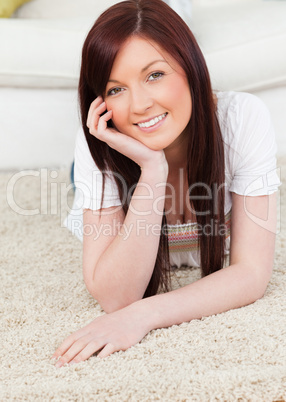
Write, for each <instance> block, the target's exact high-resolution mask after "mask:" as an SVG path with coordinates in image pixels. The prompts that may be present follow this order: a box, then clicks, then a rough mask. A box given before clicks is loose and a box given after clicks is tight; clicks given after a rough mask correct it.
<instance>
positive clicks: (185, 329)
mask: <svg viewBox="0 0 286 402" xmlns="http://www.w3.org/2000/svg"><path fill="white" fill-rule="evenodd" d="M277 165H278V167H280V169H281V180H282V181H283V177H285V176H286V158H284V159H283V158H281V159H280V160H278V164H277ZM68 173H69V172H68V171H67V170H59V171H52V170H46V169H41V170H35V171H30V172H27V171H25V172H20V173H15V172H2V173H0V198H1V202H0V210H1V225H0V235H1V248H0V266H1V282H0V283H1V300H0V302H1V306H0V308H1V326H0V332H1V334H0V337H1V338H0V339H1V345H2V347H1V373H0V380H1V385H0V400H1V401H55V402H56V401H118V402H119V401H120V402H121V401H140V402H141V401H156V400H161V401H282V400H286V296H285V293H286V267H285V265H286V248H285V247H286V193H285V189H284V187H283V185H282V186H281V187H280V192H279V193H280V198H279V201H278V204H279V205H278V206H279V216H278V218H279V219H278V220H279V223H280V224H279V226H280V229H279V233H278V234H277V240H276V256H275V265H274V271H273V275H272V278H271V281H270V283H269V285H268V288H267V291H266V293H265V296H264V297H263V298H262V299H260V300H258V301H257V302H255V303H254V304H252V305H249V306H246V307H243V308H240V309H237V310H231V311H228V312H226V313H223V314H219V315H216V316H211V317H207V318H203V319H201V320H194V321H192V322H190V323H183V324H181V325H177V326H173V327H170V328H164V329H158V330H154V331H151V332H150V333H149V334H148V335H147V336H146V337H145V338H144V339H143V340H142V341H141V342H140V343H139V344H137V345H135V346H133V347H132V348H130V349H128V350H127V351H125V352H123V351H122V352H117V353H115V354H113V355H111V356H109V357H108V358H106V359H103V360H100V359H98V358H97V357H96V356H93V357H91V358H90V359H88V360H87V361H85V362H82V363H80V364H78V365H73V366H70V367H63V368H61V369H56V368H55V367H54V363H52V362H51V361H50V356H51V355H52V353H53V352H54V350H55V349H56V347H57V346H58V345H59V344H60V343H61V342H62V341H63V340H64V338H65V337H66V336H68V335H69V334H71V333H72V332H73V331H75V330H77V329H78V328H80V327H82V326H84V325H86V324H87V323H88V322H90V321H91V320H93V319H94V318H95V317H96V316H97V315H100V314H102V313H103V312H102V310H101V308H100V306H99V305H98V303H97V302H96V301H95V300H94V299H93V298H92V297H91V296H90V295H89V293H88V292H87V290H86V288H85V285H84V282H83V278H82V271H81V259H82V250H81V243H80V242H79V241H78V240H77V239H76V238H75V237H73V236H72V235H71V234H70V233H69V232H68V231H67V229H65V228H64V227H63V226H62V222H63V220H64V218H65V216H66V210H67V199H68V205H69V206H71V202H72V191H69V193H68V196H67V191H68V189H69V174H68ZM27 214H28V215H27ZM198 278H199V270H198V269H181V270H178V271H176V274H174V277H173V285H174V287H178V286H183V285H185V284H187V283H190V282H192V281H194V280H196V279H198Z"/></svg>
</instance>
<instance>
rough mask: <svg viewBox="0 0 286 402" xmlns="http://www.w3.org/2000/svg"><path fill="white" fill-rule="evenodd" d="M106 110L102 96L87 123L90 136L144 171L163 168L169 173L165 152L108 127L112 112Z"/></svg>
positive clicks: (95, 102)
mask: <svg viewBox="0 0 286 402" xmlns="http://www.w3.org/2000/svg"><path fill="white" fill-rule="evenodd" d="M105 110H106V103H105V102H104V101H103V98H102V97H101V96H99V97H98V98H96V99H95V100H94V101H93V102H92V103H91V105H90V108H89V112H88V117H87V123H86V125H87V127H88V128H89V132H90V134H92V135H93V136H94V137H96V138H97V139H99V140H101V141H104V142H106V143H107V144H108V145H109V146H110V147H111V148H113V149H115V150H116V151H118V152H120V153H121V154H123V155H125V156H127V157H128V158H130V159H132V160H133V161H134V162H136V163H137V164H138V165H139V166H140V167H141V169H142V170H144V169H153V168H154V167H155V168H158V167H162V170H163V171H164V172H165V173H167V172H168V164H167V161H166V158H165V153H164V151H163V150H160V151H154V150H152V149H150V148H148V147H147V146H146V145H144V144H142V143H141V142H140V141H138V140H135V139H134V138H132V137H129V136H128V135H126V134H123V133H120V132H119V131H117V130H116V129H114V128H109V127H107V122H108V120H110V119H111V118H112V110H109V111H108V112H106V113H104V111H105ZM102 113H104V114H103V115H102ZM101 115H102V116H101Z"/></svg>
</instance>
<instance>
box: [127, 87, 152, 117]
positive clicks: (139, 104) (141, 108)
mask: <svg viewBox="0 0 286 402" xmlns="http://www.w3.org/2000/svg"><path fill="white" fill-rule="evenodd" d="M130 98H131V99H130V108H131V111H132V113H135V114H143V113H145V111H146V110H147V109H149V108H150V107H152V105H153V99H152V97H151V96H150V94H149V93H148V91H146V90H144V89H142V88H141V89H138V90H134V91H132V92H131V96H130Z"/></svg>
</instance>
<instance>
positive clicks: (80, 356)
mask: <svg viewBox="0 0 286 402" xmlns="http://www.w3.org/2000/svg"><path fill="white" fill-rule="evenodd" d="M132 307H133V306H132V305H130V306H127V307H125V308H123V309H121V310H118V311H115V312H113V313H110V314H104V315H102V316H100V317H98V318H96V319H95V320H93V321H92V322H91V323H90V324H88V325H87V326H85V327H83V328H82V329H80V330H78V331H76V332H74V333H73V334H72V335H70V336H69V337H68V338H66V340H65V341H64V342H63V343H62V344H61V346H60V347H59V348H58V349H57V350H56V351H55V353H54V355H53V356H52V359H58V358H59V360H58V361H57V363H56V367H61V366H63V365H64V364H65V363H69V364H74V363H79V362H81V361H83V360H86V359H88V358H89V357H90V356H91V355H92V354H93V353H95V352H97V351H99V350H100V349H102V350H101V352H100V353H99V354H98V357H100V358H103V357H106V356H109V355H110V354H112V353H114V352H117V351H119V350H126V349H128V348H130V347H131V346H133V345H135V344H136V343H138V342H140V341H141V339H142V338H143V337H144V336H145V335H146V334H147V333H148V332H149V331H150V328H148V326H147V323H146V321H145V320H144V318H143V317H142V316H141V315H140V314H138V312H137V311H136V309H134V308H132Z"/></svg>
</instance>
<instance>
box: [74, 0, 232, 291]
mask: <svg viewBox="0 0 286 402" xmlns="http://www.w3.org/2000/svg"><path fill="white" fill-rule="evenodd" d="M132 35H137V36H139V37H141V38H145V39H148V40H152V41H153V42H155V43H157V44H158V45H159V46H160V47H161V48H162V49H164V50H165V51H167V52H168V53H169V54H170V55H171V56H172V57H173V58H174V59H175V60H176V61H177V62H178V63H179V64H180V66H181V67H182V68H183V69H184V71H185V73H186V76H187V77H188V81H189V86H190V91H191V96H192V104H193V109H192V116H191V119H190V121H189V124H188V126H187V129H188V133H189V135H188V141H189V142H188V166H187V173H188V184H189V188H192V190H191V193H190V201H191V205H193V207H194V210H195V213H196V218H197V222H198V224H200V226H201V227H202V228H204V227H206V225H208V226H209V225H210V224H211V222H215V224H216V225H218V227H222V226H220V225H223V227H224V225H225V218H224V186H223V184H224V180H225V172H224V146H223V140H222V135H221V131H220V127H219V124H218V121H217V117H216V105H215V102H214V97H213V92H212V88H211V82H210V77H209V73H208V69H207V66H206V62H205V60H204V57H203V54H202V52H201V50H200V48H199V46H198V44H197V42H196V40H195V38H194V36H193V34H192V32H191V31H190V29H189V27H188V26H187V25H186V24H185V22H184V21H183V20H182V19H181V18H180V17H179V16H178V15H177V14H176V13H175V12H174V11H173V10H172V9H171V8H170V7H169V6H168V5H167V4H166V3H164V2H163V1H162V0H129V1H123V2H120V3H117V4H115V5H114V6H112V7H110V8H109V9H108V10H106V11H105V12H104V13H103V14H101V16H100V17H99V18H98V19H97V21H96V22H95V24H94V25H93V27H92V28H91V30H90V32H89V33H88V35H87V38H86V40H85V43H84V46H83V50H82V64H81V72H80V80H79V102H80V110H81V119H82V127H83V130H84V132H85V136H86V140H87V143H88V146H89V149H90V152H91V155H92V157H93V159H94V161H95V163H96V165H97V166H98V168H99V169H100V170H101V171H102V173H103V177H104V178H105V174H106V173H105V172H106V171H110V172H114V173H116V174H115V175H114V177H115V180H116V183H117V187H118V190H119V194H120V197H121V200H122V206H123V209H124V211H125V213H126V212H127V210H128V206H129V202H130V199H129V200H128V199H126V198H125V197H124V194H125V191H124V189H123V186H122V181H121V180H118V179H117V177H118V176H120V177H122V178H123V179H124V183H125V185H126V186H127V188H128V189H129V188H131V187H132V186H134V184H135V183H137V182H138V180H139V177H140V168H139V167H138V165H137V164H136V163H135V162H133V161H132V160H130V159H128V158H127V157H125V156H124V155H122V154H120V153H119V152H117V151H115V150H113V149H111V148H110V147H109V146H108V145H107V144H106V143H104V142H102V141H99V140H97V139H96V138H95V137H94V136H92V135H90V133H89V130H88V128H87V126H86V120H87V114H88V110H89V107H90V104H91V103H92V101H93V100H94V99H95V98H96V97H97V96H99V95H103V94H104V92H105V88H106V85H107V82H108V79H109V76H110V73H111V69H112V65H113V62H114V60H115V57H116V55H117V53H118V51H119V49H120V48H121V47H122V45H123V44H124V43H125V41H126V40H127V39H128V38H129V37H130V36H132ZM198 183H203V184H204V186H202V185H195V186H194V184H198ZM103 185H104V184H103ZM206 187H207V188H208V189H211V191H212V192H213V196H212V197H208V195H209V194H208V193H207V192H206ZM133 188H134V187H133ZM217 189H220V190H219V191H218V192H217ZM200 197H201V199H200ZM206 211H207V212H208V213H206ZM162 226H164V228H165V227H166V217H165V216H163V220H162ZM218 232H219V233H218ZM224 243H225V236H224V234H221V233H220V231H216V233H212V235H207V233H205V231H204V230H203V231H201V234H200V237H199V245H200V257H201V269H202V276H205V275H208V274H210V273H212V272H214V271H217V270H219V269H221V268H222V267H223V264H224ZM134 264H136V261H134ZM169 272H170V264H169V252H168V241H167V236H166V230H162V234H161V238H160V244H159V249H158V255H157V261H156V264H155V267H154V270H153V275H152V277H151V280H150V282H149V285H148V287H147V289H146V291H145V294H144V297H146V296H151V295H154V294H155V293H156V292H157V291H158V288H159V287H160V286H161V287H162V288H163V290H168V289H169Z"/></svg>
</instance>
